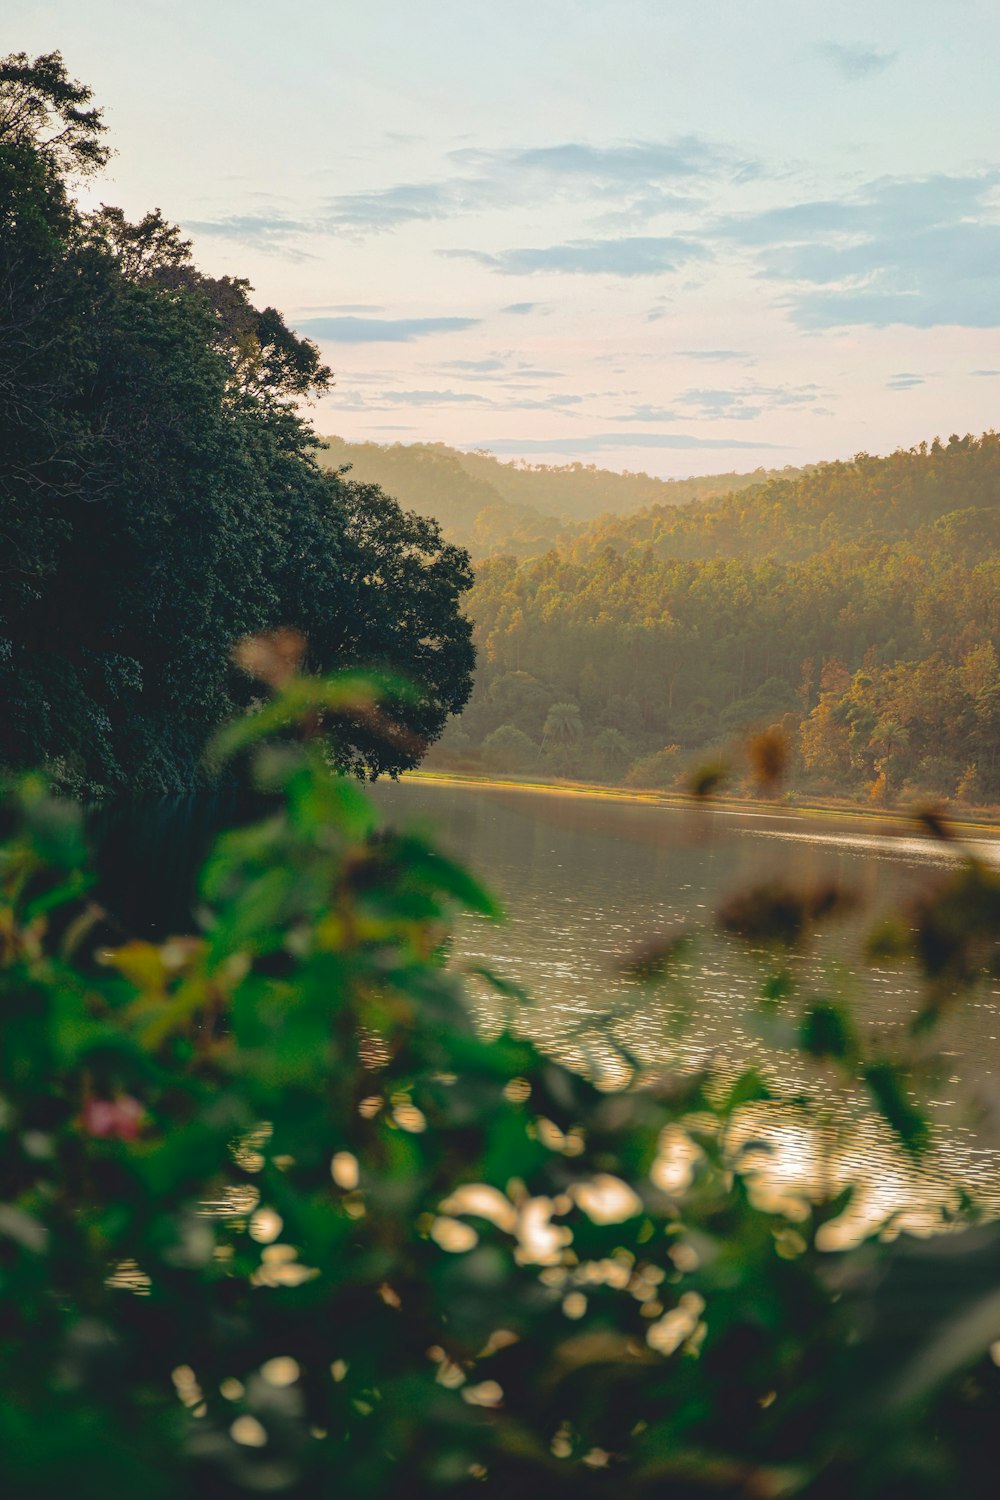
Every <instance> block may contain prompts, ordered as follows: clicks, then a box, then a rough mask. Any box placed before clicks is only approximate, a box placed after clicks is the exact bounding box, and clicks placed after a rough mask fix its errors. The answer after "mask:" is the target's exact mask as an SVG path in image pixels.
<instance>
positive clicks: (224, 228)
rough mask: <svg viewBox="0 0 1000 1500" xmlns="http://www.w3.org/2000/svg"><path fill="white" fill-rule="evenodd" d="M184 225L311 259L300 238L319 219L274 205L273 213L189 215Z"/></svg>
mask: <svg viewBox="0 0 1000 1500" xmlns="http://www.w3.org/2000/svg"><path fill="white" fill-rule="evenodd" d="M182 227H183V228H184V229H186V230H188V231H189V232H190V233H191V234H201V235H211V236H213V237H214V238H217V239H227V240H238V241H239V243H240V244H242V245H250V246H252V247H253V248H254V249H255V250H262V251H265V252H267V253H269V254H277V253H280V254H282V255H284V256H286V257H288V258H290V259H292V260H308V259H311V256H310V255H309V254H308V253H307V252H306V251H305V250H304V249H302V247H301V246H300V245H298V244H297V243H296V241H297V240H298V239H299V238H300V237H301V236H303V235H307V234H309V233H310V232H311V231H312V230H313V229H315V223H314V221H313V220H311V219H303V218H298V217H296V216H295V215H293V214H288V213H285V212H284V211H283V210H281V209H274V210H273V211H272V212H270V213H247V214H227V215H223V216H222V217H221V218H218V219H185V220H184V223H183V225H182Z"/></svg>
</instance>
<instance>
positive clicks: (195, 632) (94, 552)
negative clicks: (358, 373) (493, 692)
mask: <svg viewBox="0 0 1000 1500" xmlns="http://www.w3.org/2000/svg"><path fill="white" fill-rule="evenodd" d="M90 98H91V96H90V91H89V90H87V89H86V88H85V87H84V86H83V85H81V84H78V83H75V82H74V81H73V80H72V79H71V78H70V77H69V75H68V74H67V72H66V69H65V67H64V65H63V63H62V59H61V58H60V56H59V54H58V53H52V54H50V55H47V56H45V57H40V58H37V59H35V60H34V62H30V61H29V60H28V59H27V58H25V57H24V56H23V55H22V54H16V55H14V56H12V57H9V58H7V59H5V60H4V61H3V62H2V63H0V538H2V548H3V553H4V564H3V568H2V570H0V693H2V695H3V701H4V704H5V713H4V716H3V722H2V723H0V764H2V765H6V766H8V767H26V766H35V765H39V764H44V765H45V766H46V767H47V768H48V769H49V770H50V772H51V773H52V774H53V775H54V776H55V777H56V778H57V779H58V781H59V782H60V783H61V784H62V785H64V786H67V787H71V788H75V789H77V790H78V791H79V792H81V793H82V794H84V795H94V794H95V793H96V794H100V793H103V792H107V791H109V790H119V789H123V788H127V789H130V790H139V791H145V792H158V793H173V792H178V791H183V790H185V789H186V788H189V787H191V786H192V785H193V784H195V783H197V782H198V780H199V779H200V777H201V776H202V774H203V772H202V767H201V761H200V758H201V750H202V746H203V745H204V742H205V739H206V736H207V735H208V733H209V732H210V731H211V729H212V728H214V727H215V726H216V725H217V724H219V723H221V722H222V721H223V720H224V719H226V718H228V717H229V716H230V715H231V714H232V713H233V712H234V711H236V710H239V709H241V708H244V707H246V706H247V705H248V704H249V702H250V701H251V699H252V695H253V688H252V686H251V683H250V680H249V679H248V678H247V677H245V676H244V675H241V674H240V673H239V672H238V670H236V669H235V668H234V667H232V666H231V665H230V663H229V653H230V649H231V647H232V646H233V645H234V643H235V642H236V641H238V640H239V639H240V638H241V637H243V636H246V635H247V634H249V633H251V632H256V631H260V630H265V629H273V628H275V627H279V626H292V627H294V628H296V629H298V630H299V631H300V632H302V633H303V634H304V635H305V636H307V638H308V642H309V661H310V665H311V666H312V667H313V668H314V669H318V670H324V671H326V670H331V669H332V668H334V667H347V666H359V667H361V666H363V667H365V668H379V669H385V670H389V671H394V672H396V673H397V674H401V675H405V676H406V677H407V678H408V679H409V680H410V681H411V682H412V683H413V684H414V685H415V687H416V688H417V692H416V693H415V694H414V695H412V697H411V698H410V699H409V700H407V702H406V703H404V702H403V701H402V700H400V701H399V702H398V703H396V705H395V716H396V718H397V719H398V720H399V721H400V722H401V723H402V725H403V726H404V727H405V730H406V735H405V736H403V737H401V736H397V738H396V739H395V741H394V742H392V743H387V742H385V741H384V740H383V739H382V738H381V737H380V735H379V734H378V733H377V732H376V730H375V729H374V728H373V726H372V724H371V722H370V721H369V722H366V723H363V724H358V725H356V726H355V729H356V733H355V734H353V736H352V735H346V736H345V735H344V733H343V727H344V726H341V730H342V733H341V738H340V739H339V740H338V741H337V743H336V744H335V745H334V746H333V750H334V754H335V756H336V758H337V760H338V763H339V764H341V765H342V766H344V767H350V768H353V769H355V770H357V771H359V772H361V773H366V772H367V773H371V774H374V773H377V772H379V771H389V772H393V771H396V770H398V769H400V768H401V767H405V766H410V765H413V764H415V763H416V761H417V760H418V759H419V757H420V755H421V754H422V752H423V750H424V748H425V747H426V744H427V743H428V742H429V741H430V740H432V739H433V738H434V737H435V736H436V735H437V734H439V733H440V731H441V728H442V726H443V724H444V722H445V720H446V718H447V716H448V715H449V714H450V713H454V712H456V711H457V710H458V709H459V708H460V707H461V706H462V704H463V703H464V701H465V699H466V697H467V696H468V691H469V687H470V682H471V678H470V673H471V667H472V661H473V654H472V648H471V645H470V641H469V626H468V624H467V622H466V621H465V620H464V619H463V618H462V616H461V614H460V612H459V606H460V600H461V596H462V594H463V593H464V592H465V591H466V590H467V589H468V587H469V585H470V583H471V573H470V571H469V566H468V559H467V557H466V555H465V554H464V553H463V552H462V551H461V550H460V549H458V548H456V547H454V546H452V545H450V544H448V543H446V542H444V541H443V539H442V537H441V535H440V532H439V531H438V529H437V527H436V526H435V525H434V524H433V523H432V522H428V521H425V520H423V519H421V518H419V517H416V516H413V515H410V514H407V513H404V512H403V511H402V510H401V509H400V508H399V506H398V505H397V504H396V503H395V502H394V501H393V500H391V499H390V498H389V497H388V496H386V495H384V494H383V493H382V492H381V491H380V490H378V488H377V487H376V486H372V485H360V484H356V483H353V482H352V481H349V480H345V479H344V478H343V477H342V476H336V475H330V474H324V473H323V472H322V471H321V470H320V469H319V467H318V466H317V465H316V463H315V461H314V458H313V449H314V447H315V443H316V438H315V435H314V433H313V431H312V429H311V427H310V426H309V424H308V423H307V422H306V421H304V420H303V418H302V417H301V415H300V414H299V407H300V404H301V402H302V401H303V400H304V399H306V398H308V397H309V396H311V395H314V394H316V393H318V392H321V391H322V390H324V389H326V388H327V386H328V385H329V383H330V380H331V375H330V371H329V370H328V369H327V368H326V367H325V366H324V365H323V364H322V362H321V359H320V357H319V352H318V350H317V349H316V347H315V346H314V345H313V344H311V343H310V342H309V341H308V340H304V339H301V338H299V337H298V336H297V335H296V334H295V333H294V332H293V331H292V330H290V329H289V328H288V327H287V326H286V324H285V322H284V320H283V319H282V317H281V314H280V313H279V312H277V311H276V309H274V308H264V309H259V308H257V307H256V306H255V305H254V304H253V302H252V301H251V298H250V292H251V288H250V286H249V284H248V283H247V282H246V281H245V280H242V279H238V278H233V277H228V276H227V277H222V278H212V277H208V276H205V275H203V274H202V273H201V272H200V271H198V269H197V268H196V267H195V266H194V265H193V263H192V261H191V254H190V245H189V244H188V242H186V241H185V240H184V239H183V238H182V237H181V236H180V234H179V231H178V230H177V229H176V227H174V226H172V225H170V224H169V223H168V222H167V221H166V220H165V219H164V218H163V217H162V215H161V214H160V213H159V211H158V210H157V211H154V212H152V213H149V214H146V215H145V216H144V217H143V218H142V219H141V220H140V221H139V222H138V223H136V224H131V223H129V222H128V221H127V219H126V218H125V216H124V214H123V213H122V212H121V210H119V209H116V208H113V207H107V206H104V207H102V208H100V209H98V210H97V211H96V212H94V213H91V214H85V213H83V212H82V211H81V209H80V208H79V206H78V205H77V204H76V203H75V202H74V201H73V199H72V197H71V195H70V187H71V185H72V181H73V178H74V177H75V176H77V175H79V174H80V173H81V172H92V171H94V170H96V169H97V168H98V167H99V166H100V165H102V163H103V162H104V160H105V159H106V155H107V152H106V148H105V146H104V144H103V131H104V126H103V123H102V121H101V118H100V113H99V111H97V110H95V109H93V108H92V107H91V106H90ZM390 601H391V603H390Z"/></svg>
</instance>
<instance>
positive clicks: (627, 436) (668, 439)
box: [462, 432, 784, 457]
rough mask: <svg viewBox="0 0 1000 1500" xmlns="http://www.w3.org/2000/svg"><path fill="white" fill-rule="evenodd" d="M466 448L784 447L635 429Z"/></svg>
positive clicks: (539, 450) (502, 451)
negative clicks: (636, 430) (641, 432)
mask: <svg viewBox="0 0 1000 1500" xmlns="http://www.w3.org/2000/svg"><path fill="white" fill-rule="evenodd" d="M462 447H463V449H464V450H465V451H466V452H469V453H472V452H475V451H476V450H477V449H481V448H485V449H486V450H487V452H489V453H495V454H498V455H506V454H521V453H559V454H564V455H566V456H567V457H573V456H575V455H578V454H586V453H610V452H613V451H615V450H616V449H622V448H626V449H627V448H631V449H642V448H702V449H713V448H739V449H746V448H760V449H771V450H774V451H779V450H781V451H783V449H784V445H783V444H781V443H755V442H751V441H750V440H749V439H747V438H711V437H694V436H692V435H691V434H690V433H683V432H669V433H668V432H646V433H643V434H642V435H641V436H639V435H637V434H636V433H634V432H597V433H591V434H590V435H589V436H587V437H559V438H493V439H488V438H487V439H484V440H483V441H482V442H479V443H464V444H463V445H462Z"/></svg>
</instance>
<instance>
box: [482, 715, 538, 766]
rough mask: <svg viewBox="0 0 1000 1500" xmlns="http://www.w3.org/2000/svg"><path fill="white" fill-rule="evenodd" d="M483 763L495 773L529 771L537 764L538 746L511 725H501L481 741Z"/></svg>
mask: <svg viewBox="0 0 1000 1500" xmlns="http://www.w3.org/2000/svg"><path fill="white" fill-rule="evenodd" d="M483 762H484V764H485V765H487V766H489V767H490V768H491V770H496V771H529V770H531V768H532V767H533V766H535V765H536V764H537V763H538V746H537V745H536V744H535V742H534V740H531V739H529V738H528V736H527V735H526V734H525V733H524V731H523V730H521V729H518V728H517V727H516V726H515V725H513V724H501V725H500V728H499V729H494V731H493V733H492V734H488V735H487V736H486V738H485V740H484V741H483Z"/></svg>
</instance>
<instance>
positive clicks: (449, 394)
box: [379, 391, 490, 406]
mask: <svg viewBox="0 0 1000 1500" xmlns="http://www.w3.org/2000/svg"><path fill="white" fill-rule="evenodd" d="M379 399H380V400H382V401H386V402H388V404H389V405H390V406H467V405H469V404H474V405H476V406H489V405H490V402H489V401H488V399H487V398H486V397H485V396H480V395H479V394H478V393H477V392H475V391H383V392H382V395H381V397H380V398H379Z"/></svg>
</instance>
